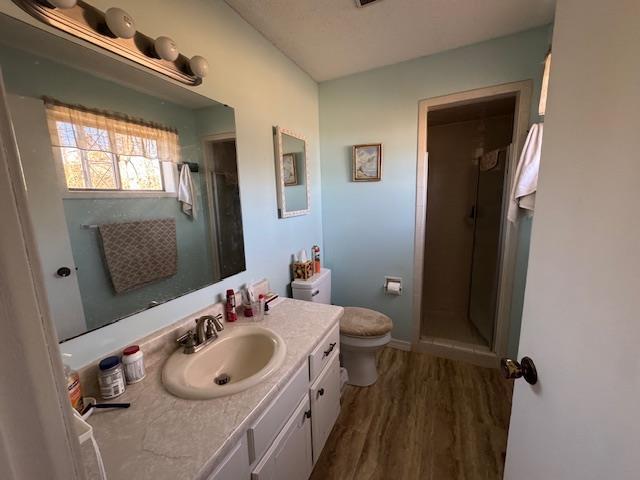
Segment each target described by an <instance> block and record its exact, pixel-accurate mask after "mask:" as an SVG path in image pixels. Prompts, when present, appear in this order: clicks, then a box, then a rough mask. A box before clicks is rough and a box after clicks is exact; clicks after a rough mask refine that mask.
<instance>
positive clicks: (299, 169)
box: [275, 127, 310, 218]
mask: <svg viewBox="0 0 640 480" xmlns="http://www.w3.org/2000/svg"><path fill="white" fill-rule="evenodd" d="M275 134H276V138H275V143H276V171H277V173H278V174H277V181H278V208H279V214H280V217H281V218H286V217H292V216H296V215H304V214H307V213H309V211H310V209H309V185H308V172H307V152H306V142H305V140H304V138H302V137H301V136H299V135H296V134H294V133H293V132H291V131H289V130H285V129H282V128H278V127H276V129H275Z"/></svg>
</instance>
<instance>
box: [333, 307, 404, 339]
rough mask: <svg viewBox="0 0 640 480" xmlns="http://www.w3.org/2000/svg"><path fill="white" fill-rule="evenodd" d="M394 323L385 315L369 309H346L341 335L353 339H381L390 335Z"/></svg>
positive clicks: (342, 319)
mask: <svg viewBox="0 0 640 480" xmlns="http://www.w3.org/2000/svg"><path fill="white" fill-rule="evenodd" d="M392 328H393V322H392V321H391V319H390V318H389V317H387V316H386V315H385V314H384V313H380V312H376V311H375V310H371V309H369V308H362V307H344V315H342V318H341V319H340V333H341V334H343V335H349V336H352V337H380V336H384V335H386V334H388V333H389V332H390V331H391V329H392Z"/></svg>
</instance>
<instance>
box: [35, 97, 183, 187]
mask: <svg viewBox="0 0 640 480" xmlns="http://www.w3.org/2000/svg"><path fill="white" fill-rule="evenodd" d="M47 113H48V119H49V129H50V132H51V141H52V145H53V147H54V148H57V149H59V153H60V158H61V160H62V167H63V170H64V176H65V180H66V185H67V188H68V189H69V190H123V191H163V190H165V181H164V178H163V168H162V164H161V162H163V161H170V162H174V163H177V162H178V161H179V147H178V135H177V132H176V131H175V130H171V129H167V128H166V127H162V126H159V125H155V124H150V123H147V122H143V121H141V120H133V119H131V118H129V117H126V116H119V114H112V113H108V112H101V111H93V110H88V109H85V108H84V107H77V106H68V105H63V104H60V103H58V102H55V101H51V100H48V103H47Z"/></svg>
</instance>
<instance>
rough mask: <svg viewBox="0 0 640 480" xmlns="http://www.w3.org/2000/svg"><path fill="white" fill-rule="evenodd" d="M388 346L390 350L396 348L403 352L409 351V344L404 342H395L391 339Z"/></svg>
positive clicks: (395, 340)
mask: <svg viewBox="0 0 640 480" xmlns="http://www.w3.org/2000/svg"><path fill="white" fill-rule="evenodd" d="M388 346H389V347H391V348H396V349H398V350H404V351H405V352H410V351H411V342H406V341H404V340H397V339H395V338H392V339H391V341H390V342H389V344H388Z"/></svg>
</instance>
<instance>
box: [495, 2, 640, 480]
mask: <svg viewBox="0 0 640 480" xmlns="http://www.w3.org/2000/svg"><path fill="white" fill-rule="evenodd" d="M542 162H543V163H542V169H541V174H540V179H539V185H538V194H537V199H536V212H535V219H534V224H533V236H532V243H531V256H530V259H529V273H528V278H527V292H526V298H525V309H524V316H523V322H522V336H521V340H520V352H519V355H520V356H525V355H526V356H529V357H531V358H532V359H533V360H534V361H535V363H536V366H537V370H538V375H539V381H538V384H536V385H534V386H530V385H528V384H527V383H525V382H524V381H523V380H522V379H521V380H518V381H516V387H515V393H514V399H513V411H512V415H511V427H510V431H509V443H508V448H507V461H506V469H505V479H507V480H609V479H610V480H627V479H628V480H631V479H634V480H636V479H638V478H640V462H639V461H638V456H639V447H640V411H639V406H640V355H639V353H638V352H639V351H640V2H639V1H638V0H616V1H608V2H603V1H602V0H559V1H558V5H557V12H556V23H555V29H554V38H553V65H552V71H551V85H550V89H549V104H548V108H547V117H546V119H545V138H544V144H543V149H542Z"/></svg>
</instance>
